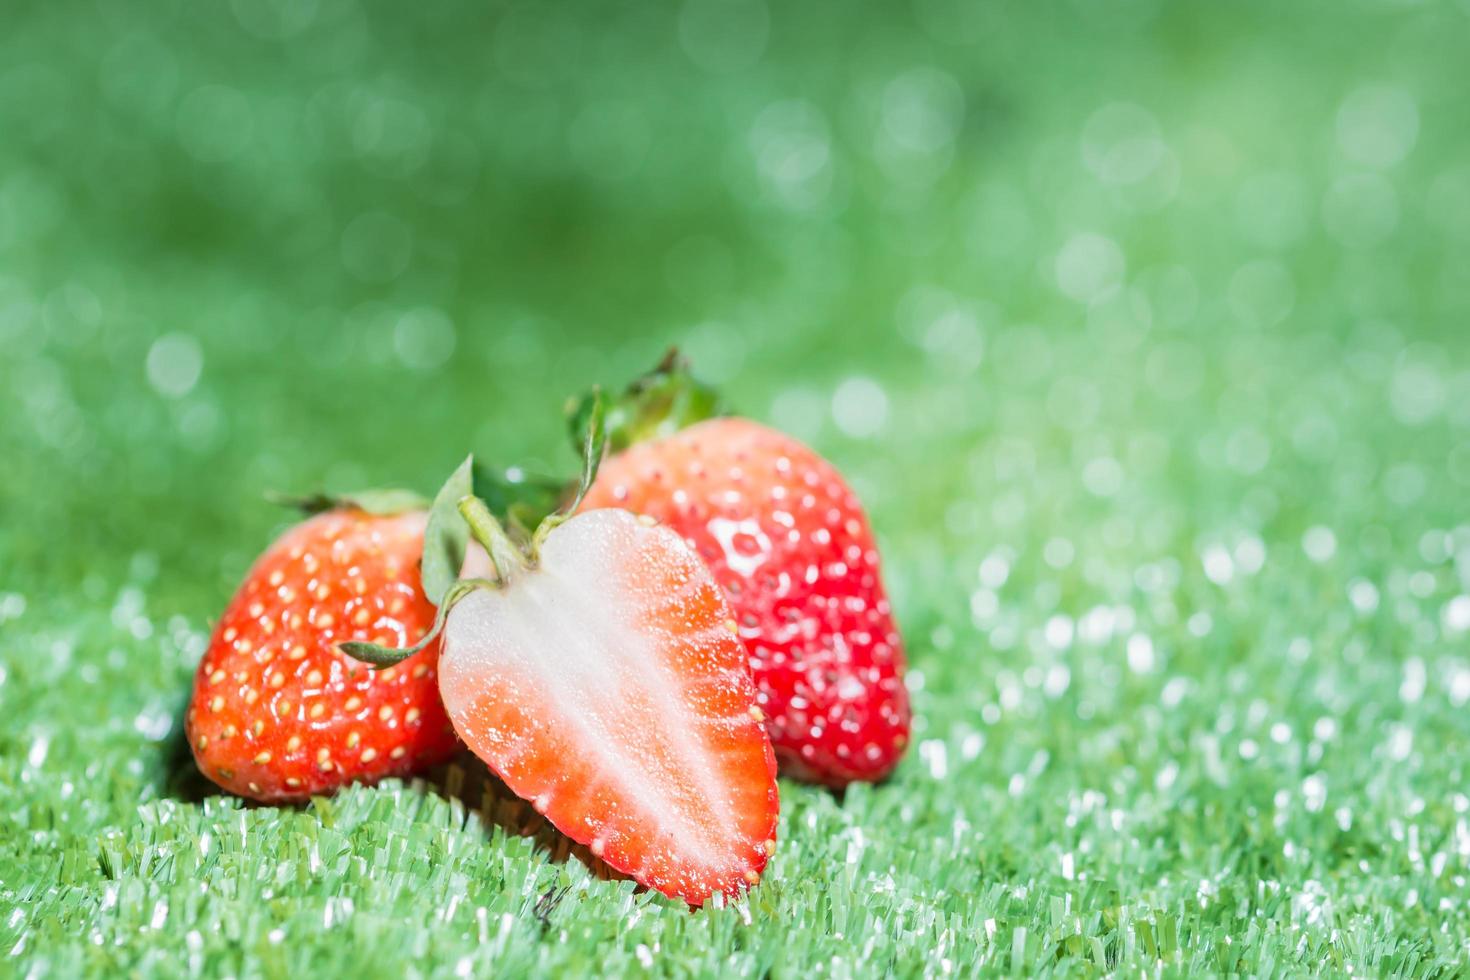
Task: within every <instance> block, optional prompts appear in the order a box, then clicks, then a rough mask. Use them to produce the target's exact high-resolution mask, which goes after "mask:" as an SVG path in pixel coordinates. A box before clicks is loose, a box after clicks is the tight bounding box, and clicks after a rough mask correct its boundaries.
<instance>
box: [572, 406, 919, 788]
mask: <svg viewBox="0 0 1470 980" xmlns="http://www.w3.org/2000/svg"><path fill="white" fill-rule="evenodd" d="M599 507H621V508H625V509H627V510H631V511H633V512H634V513H638V514H646V515H648V516H650V517H652V518H654V519H655V520H657V521H659V522H660V523H662V524H665V525H667V526H668V527H670V528H672V529H674V530H675V531H677V532H678V533H679V534H681V535H682V536H683V537H684V538H685V540H686V541H687V542H688V543H689V545H690V546H691V547H692V548H694V550H695V551H696V552H698V554H699V555H700V556H702V557H703V558H704V560H705V562H706V563H707V564H708V565H709V568H710V570H711V572H713V573H714V576H715V579H716V581H718V582H719V584H720V585H721V587H722V588H723V589H724V591H725V594H726V597H727V598H728V600H729V603H730V606H731V608H732V610H733V611H734V614H735V619H736V622H737V624H738V626H739V630H740V637H741V639H742V640H744V642H745V646H746V649H747V651H748V652H749V655H750V662H751V667H752V669H753V671H754V675H755V681H756V685H757V688H758V691H759V694H758V702H759V704H760V705H761V707H762V708H763V709H764V710H765V713H766V717H767V729H768V731H769V732H770V735H771V741H772V744H773V745H774V746H775V750H776V755H777V758H778V759H779V760H780V763H781V766H782V771H783V773H784V774H786V775H790V776H795V777H797V778H802V779H807V780H810V781H814V782H819V783H824V784H827V785H830V786H834V787H841V786H844V785H846V784H848V783H850V782H853V781H856V780H867V781H876V780H879V779H882V778H884V777H885V776H887V775H888V774H889V773H890V772H891V771H892V770H893V767H894V766H895V765H896V764H897V763H898V760H899V757H900V756H901V755H902V754H903V750H904V748H905V746H906V745H907V744H908V739H909V724H910V711H909V701H908V694H907V691H906V690H905V689H904V685H903V676H902V674H903V668H904V653H903V642H902V640H901V639H900V637H899V635H898V630H897V628H896V627H895V625H894V621H893V616H892V612H891V610H890V608H889V603H888V599H887V596H886V594H885V593H884V589H883V582H882V578H881V575H880V569H879V558H878V552H877V549H876V547H875V545H874V542H873V535H872V531H871V530H870V529H869V526H868V521H867V517H866V516H865V514H864V512H863V509H862V506H861V504H859V503H858V500H857V498H856V497H855V496H854V495H853V492H852V490H851V489H850V488H849V487H848V485H847V483H846V481H845V480H843V479H842V476H841V474H839V473H838V472H837V470H836V468H834V467H833V466H832V465H831V464H830V463H828V462H827V461H826V460H824V459H822V458H821V457H820V456H818V455H817V454H816V453H815V452H813V451H812V450H811V449H809V448H807V447H806V446H804V445H802V444H801V443H799V442H797V441H796V440H795V439H792V438H791V437H790V436H787V435H785V434H783V433H780V432H777V431H775V430H773V429H770V428H767V427H765V426H762V425H759V424H757V423H754V422H751V421H748V420H745V419H739V418H718V419H711V420H708V421H704V422H700V423H698V424H696V425H692V426H690V427H688V428H686V429H683V430H681V431H679V432H677V433H675V434H674V435H672V436H669V437H667V438H664V439H658V440H654V441H650V442H643V443H637V444H634V445H633V446H631V447H630V448H628V449H626V450H625V451H623V452H622V453H619V454H618V455H616V456H613V457H612V458H610V459H608V460H607V461H605V462H604V463H603V465H602V468H601V471H600V473H599V474H598V477H597V480H596V482H595V483H594V484H593V486H592V488H591V490H590V492H589V493H588V494H587V496H586V499H585V500H584V501H583V503H582V509H583V510H591V509H595V508H599Z"/></svg>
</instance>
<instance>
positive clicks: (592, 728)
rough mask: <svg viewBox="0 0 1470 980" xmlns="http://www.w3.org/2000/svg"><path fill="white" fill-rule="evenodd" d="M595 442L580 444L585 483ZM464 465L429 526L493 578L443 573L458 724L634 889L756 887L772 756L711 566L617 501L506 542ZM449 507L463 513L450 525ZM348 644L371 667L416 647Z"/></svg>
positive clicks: (451, 697) (445, 693) (450, 682)
mask: <svg viewBox="0 0 1470 980" xmlns="http://www.w3.org/2000/svg"><path fill="white" fill-rule="evenodd" d="M600 452H601V445H600V443H599V444H597V445H596V446H595V447H594V446H593V445H592V440H589V459H590V460H591V467H590V468H589V469H588V470H586V471H584V477H583V483H582V488H583V492H585V489H586V487H587V485H589V484H590V482H591V472H592V469H595V463H596V459H597V458H598V456H599V455H600ZM471 467H472V463H471V462H470V461H466V463H465V465H464V466H462V467H461V468H460V470H458V471H457V472H456V473H455V475H454V476H452V477H451V478H450V480H449V482H448V483H446V485H445V489H444V490H442V491H440V495H439V499H438V500H436V502H435V511H434V513H435V518H434V519H433V524H432V526H431V529H430V532H429V538H430V543H431V547H433V548H435V549H442V550H443V551H444V552H445V553H447V554H450V555H452V556H453V558H454V559H455V560H458V561H459V562H460V565H462V566H465V567H469V568H473V567H477V566H478V567H484V568H485V569H486V571H487V572H488V574H489V575H490V576H491V578H489V579H478V580H474V579H465V580H460V581H458V582H456V583H454V584H453V585H452V586H451V587H450V588H449V590H448V591H447V593H445V596H444V600H443V602H442V603H441V606H440V615H441V622H442V623H443V624H444V627H443V629H444V632H443V655H442V656H441V658H440V661H439V670H440V676H439V691H440V694H441V695H442V697H443V699H444V704H445V706H446V708H447V709H448V712H449V718H450V720H451V721H452V722H453V724H454V729H455V731H456V732H457V733H458V734H459V736H460V738H462V739H463V740H464V742H465V744H467V745H468V746H469V747H470V749H471V750H472V751H473V752H474V753H475V754H476V755H477V756H479V757H480V758H481V759H483V760H484V761H485V763H486V764H487V765H488V766H489V767H490V768H491V769H492V770H494V772H495V773H496V774H497V775H498V776H499V777H500V778H501V779H502V780H503V781H504V782H505V784H506V786H508V787H509V788H510V789H511V791H512V792H514V793H516V794H517V795H518V796H520V797H522V798H524V799H527V800H530V801H531V803H532V805H533V806H534V807H535V808H536V810H537V811H539V812H540V813H542V814H543V815H545V816H546V818H547V819H548V820H550V822H551V823H552V824H553V825H554V826H555V827H556V828H557V829H558V830H560V831H561V832H562V833H564V834H566V835H567V836H569V837H571V838H572V839H573V840H575V841H578V842H579V843H582V844H586V845H587V846H588V847H589V848H590V849H591V851H592V853H593V854H594V855H596V856H597V857H599V858H601V859H602V860H603V861H604V862H605V863H606V864H608V865H609V866H610V867H612V868H614V869H616V870H618V871H621V872H624V873H625V874H628V875H631V876H632V877H633V878H634V879H636V880H637V881H639V882H640V883H642V884H644V885H646V886H649V887H651V888H655V889H657V890H658V891H660V892H663V893H664V894H665V895H668V896H670V897H678V898H682V899H684V900H685V901H687V902H689V903H690V904H691V905H700V904H702V903H703V902H705V901H706V900H708V899H709V898H710V896H712V895H715V894H727V895H728V894H736V893H738V892H740V891H743V890H745V889H747V888H749V887H751V886H752V885H754V884H755V883H756V882H757V881H759V879H760V873H761V871H762V869H763V868H764V867H765V864H766V861H767V858H768V857H769V855H770V854H771V853H772V852H773V851H774V850H775V831H776V817H777V807H778V798H777V789H776V760H775V756H774V754H773V752H772V750H771V743H770V740H769V739H768V738H767V737H766V733H765V729H764V728H763V726H762V724H761V722H762V715H761V712H760V709H759V708H758V707H756V703H755V699H756V692H755V684H754V682H753V680H752V678H751V674H750V667H749V665H748V663H747V661H746V656H745V650H744V648H743V647H742V645H741V643H740V641H739V639H738V638H737V637H736V635H735V623H734V620H733V619H732V618H731V615H730V610H729V607H728V606H727V605H726V603H725V600H724V597H723V596H722V594H721V592H720V590H719V587H718V586H717V585H716V584H715V581H714V579H713V578H712V577H711V576H710V574H709V571H708V570H707V569H706V568H705V567H704V565H703V564H702V563H701V562H700V560H699V558H698V557H697V556H696V555H695V554H694V553H693V552H692V551H690V550H689V549H688V547H687V546H686V545H685V544H684V542H683V540H682V539H681V538H680V537H679V536H678V535H677V534H674V533H673V532H671V531H669V530H668V529H666V528H660V527H657V526H654V525H653V524H652V522H640V521H639V520H637V519H635V518H634V517H633V515H631V514H629V513H627V512H626V511H619V510H600V511H597V512H595V513H590V514H582V515H579V516H576V517H572V518H570V519H567V518H566V517H565V516H564V515H562V514H558V515H554V516H552V517H550V518H549V519H547V520H546V521H545V522H543V523H542V524H541V526H540V528H538V530H537V531H536V532H535V534H534V536H530V537H529V540H526V538H527V536H526V535H521V536H520V537H521V543H520V544H516V543H513V542H512V541H511V539H510V537H509V536H508V535H507V534H506V532H505V531H504V530H503V529H502V528H501V526H500V524H499V523H498V522H497V521H496V520H495V518H494V517H493V516H491V513H490V511H489V509H488V508H487V507H486V506H485V505H484V503H483V502H482V501H481V500H480V499H479V498H478V497H476V496H474V495H473V494H472V493H471V492H470V491H471V477H470V475H469V474H470V472H471ZM449 501H458V506H457V509H458V511H459V512H460V515H461V517H462V520H461V521H458V522H450V523H451V524H452V526H451V527H448V528H446V527H443V526H441V523H440V518H441V517H442V518H443V519H444V521H446V522H449V514H448V508H447V506H442V505H444V504H447V502H449ZM572 506H573V507H574V506H575V504H573V505H572ZM465 534H468V535H472V536H473V538H474V540H475V541H476V542H478V544H479V545H480V547H481V548H483V553H482V554H477V553H476V551H475V549H474V545H473V544H470V545H469V546H468V548H466V546H465V541H464V536H465ZM466 552H468V557H467V558H466V557H465V556H466ZM345 648H346V649H347V650H348V651H349V652H350V653H352V654H353V655H354V656H358V657H361V658H363V659H365V660H368V661H369V662H372V663H375V664H379V665H383V664H391V663H396V662H397V661H398V660H399V658H401V657H403V656H408V655H412V652H413V651H412V648H410V649H407V650H385V649H382V648H381V647H378V646H374V645H372V644H347V645H345Z"/></svg>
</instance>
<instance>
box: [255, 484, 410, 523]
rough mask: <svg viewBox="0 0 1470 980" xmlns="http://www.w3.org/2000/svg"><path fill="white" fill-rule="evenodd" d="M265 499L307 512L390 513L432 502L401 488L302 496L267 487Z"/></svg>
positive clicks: (397, 512) (386, 514)
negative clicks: (349, 509)
mask: <svg viewBox="0 0 1470 980" xmlns="http://www.w3.org/2000/svg"><path fill="white" fill-rule="evenodd" d="M265 499H266V500H269V501H270V502H271V503H273V504H279V505H281V506H282V507H291V508H294V509H295V510H299V511H301V512H302V513H304V514H320V513H322V512H323V511H328V510H343V509H346V508H355V509H357V510H360V511H364V512H366V513H369V514H378V515H382V516H388V515H391V514H402V513H405V512H406V511H410V510H423V509H424V508H425V507H427V506H429V502H428V501H427V500H425V499H424V498H423V496H422V495H421V494H418V493H415V492H414V491H412V490H400V489H397V488H388V489H381V490H359V491H357V492H355V493H336V494H332V493H309V494H304V495H301V496H296V495H292V494H287V493H278V492H276V491H274V490H267V491H266V494H265Z"/></svg>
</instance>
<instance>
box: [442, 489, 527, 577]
mask: <svg viewBox="0 0 1470 980" xmlns="http://www.w3.org/2000/svg"><path fill="white" fill-rule="evenodd" d="M459 513H460V516H462V517H463V518H464V522H465V523H466V524H468V525H469V526H470V534H471V535H473V536H474V539H475V540H476V541H478V542H480V546H481V547H482V548H484V549H485V551H486V553H487V554H489V556H490V563H491V564H492V565H494V566H495V577H496V578H497V579H499V580H500V583H501V584H502V585H508V584H509V583H510V581H511V579H512V578H514V577H515V576H516V575H517V574H518V573H520V572H523V571H525V570H526V569H527V568H528V567H530V561H529V560H528V558H527V556H526V555H525V554H524V553H523V552H522V551H521V549H520V548H518V547H516V544H515V542H514V541H512V540H511V539H510V535H509V534H506V533H505V528H504V527H502V526H501V524H500V522H499V521H497V520H496V519H495V515H494V514H492V513H490V508H489V507H486V506H485V502H484V501H483V500H481V499H480V498H479V497H476V496H474V495H473V494H471V495H469V496H465V497H461V498H460V500H459ZM531 557H532V558H534V555H533V556H531Z"/></svg>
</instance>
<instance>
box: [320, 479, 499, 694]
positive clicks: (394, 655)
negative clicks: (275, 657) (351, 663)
mask: <svg viewBox="0 0 1470 980" xmlns="http://www.w3.org/2000/svg"><path fill="white" fill-rule="evenodd" d="M456 472H458V471H456ZM495 587H496V586H495V583H494V582H490V581H487V580H485V579H482V578H467V579H463V580H461V581H458V582H455V583H453V584H452V585H451V586H450V587H449V589H448V590H447V591H445V592H444V593H443V601H442V602H440V603H439V611H438V612H437V613H436V614H435V615H434V625H433V626H432V627H431V628H430V629H429V632H427V633H425V634H424V636H423V639H421V640H419V641H418V642H417V643H415V644H414V645H413V646H409V647H385V646H379V645H378V644H376V643H367V642H365V641H362V640H344V641H343V642H341V643H339V644H337V649H339V650H341V651H342V652H343V653H345V654H347V656H349V657H351V658H353V659H354V660H361V661H362V662H363V663H365V664H371V665H372V667H373V668H374V669H375V670H383V669H385V668H387V667H392V666H394V665H395V664H401V663H403V661H405V660H407V659H408V658H409V657H412V656H413V655H414V654H416V653H419V652H421V651H423V650H424V649H425V648H426V647H427V646H428V645H429V644H431V643H433V642H434V641H435V640H436V639H438V637H439V634H440V633H442V632H444V624H445V623H446V622H447V621H448V619H449V610H451V609H453V608H454V604H455V603H457V602H458V601H459V600H461V599H463V598H464V597H465V596H467V595H469V594H470V593H471V592H474V591H475V590H476V589H493V588H495Z"/></svg>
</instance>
